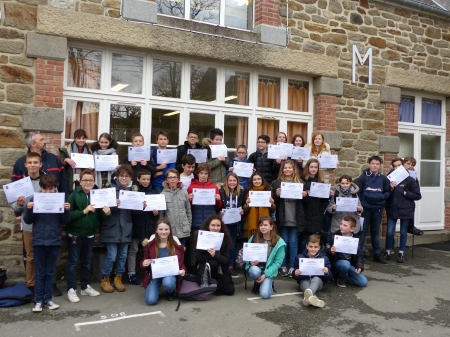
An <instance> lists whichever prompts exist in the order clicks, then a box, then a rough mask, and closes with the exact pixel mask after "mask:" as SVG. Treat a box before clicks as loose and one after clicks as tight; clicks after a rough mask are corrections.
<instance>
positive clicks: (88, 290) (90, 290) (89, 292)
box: [81, 284, 100, 296]
mask: <svg viewBox="0 0 450 337" xmlns="http://www.w3.org/2000/svg"><path fill="white" fill-rule="evenodd" d="M81 295H82V296H86V295H87V296H98V295H100V293H99V292H98V291H97V290H95V289H94V288H91V286H90V285H89V284H88V285H87V288H86V289H84V290H83V289H81Z"/></svg>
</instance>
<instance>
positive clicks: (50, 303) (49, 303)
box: [45, 296, 80, 310]
mask: <svg viewBox="0 0 450 337" xmlns="http://www.w3.org/2000/svg"><path fill="white" fill-rule="evenodd" d="M77 298H78V296H77ZM78 300H80V299H78ZM45 306H46V307H48V308H49V309H50V310H55V309H58V308H59V305H58V304H56V303H54V302H53V301H48V302H46V303H45Z"/></svg>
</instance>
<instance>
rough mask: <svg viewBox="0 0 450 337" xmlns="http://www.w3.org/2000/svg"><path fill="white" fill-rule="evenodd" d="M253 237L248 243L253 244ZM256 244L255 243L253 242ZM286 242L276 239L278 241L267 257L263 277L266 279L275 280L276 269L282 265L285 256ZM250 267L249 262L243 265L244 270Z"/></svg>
mask: <svg viewBox="0 0 450 337" xmlns="http://www.w3.org/2000/svg"><path fill="white" fill-rule="evenodd" d="M254 238H255V237H254V236H252V237H251V238H250V239H249V240H248V242H253V239H254ZM255 243H257V242H255ZM285 248H286V242H284V240H283V239H282V238H281V237H278V241H277V243H276V244H275V247H273V248H272V251H271V252H270V255H269V256H268V257H267V262H266V268H265V269H264V275H266V277H268V278H275V277H277V275H278V269H279V268H280V267H281V264H282V263H283V259H284V255H285ZM250 267H251V264H250V262H248V261H247V262H246V263H245V270H249V269H250Z"/></svg>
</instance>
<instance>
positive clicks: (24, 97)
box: [6, 84, 34, 104]
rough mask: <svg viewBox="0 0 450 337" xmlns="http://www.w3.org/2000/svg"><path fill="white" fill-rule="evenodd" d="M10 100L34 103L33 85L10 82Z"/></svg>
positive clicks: (8, 89)
mask: <svg viewBox="0 0 450 337" xmlns="http://www.w3.org/2000/svg"><path fill="white" fill-rule="evenodd" d="M6 99H7V100H8V102H14V103H24V104H31V103H34V90H33V88H32V87H29V86H26V85H21V84H10V85H8V86H7V87H6Z"/></svg>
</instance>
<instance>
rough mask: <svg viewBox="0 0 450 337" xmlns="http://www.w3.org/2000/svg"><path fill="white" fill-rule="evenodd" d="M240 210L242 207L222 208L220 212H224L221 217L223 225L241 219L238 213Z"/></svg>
mask: <svg viewBox="0 0 450 337" xmlns="http://www.w3.org/2000/svg"><path fill="white" fill-rule="evenodd" d="M241 211H242V207H238V208H226V209H223V210H222V212H223V213H224V214H223V217H222V221H223V223H224V224H225V225H228V224H232V223H236V222H239V221H241V214H240V212H241Z"/></svg>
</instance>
